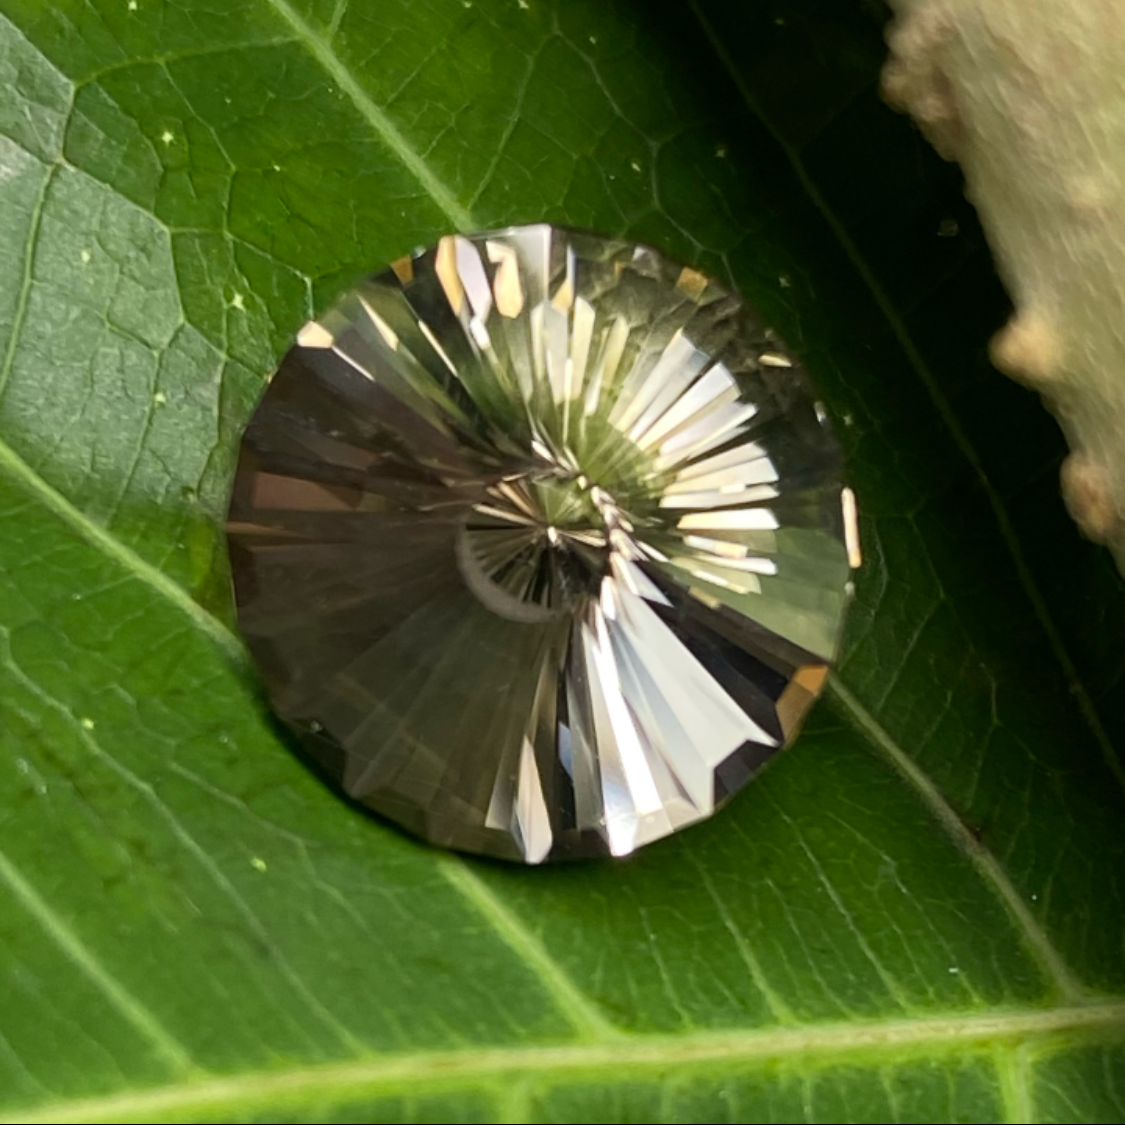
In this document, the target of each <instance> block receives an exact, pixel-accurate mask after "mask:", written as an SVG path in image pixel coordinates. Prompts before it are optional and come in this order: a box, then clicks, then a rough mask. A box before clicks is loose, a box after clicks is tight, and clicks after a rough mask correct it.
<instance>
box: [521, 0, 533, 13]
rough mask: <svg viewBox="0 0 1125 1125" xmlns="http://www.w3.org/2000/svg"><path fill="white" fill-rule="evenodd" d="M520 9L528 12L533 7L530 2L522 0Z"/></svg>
mask: <svg viewBox="0 0 1125 1125" xmlns="http://www.w3.org/2000/svg"><path fill="white" fill-rule="evenodd" d="M520 7H521V8H522V9H523V10H524V11H525V12H526V11H527V9H528V8H530V7H531V5H530V4H529V3H528V0H520Z"/></svg>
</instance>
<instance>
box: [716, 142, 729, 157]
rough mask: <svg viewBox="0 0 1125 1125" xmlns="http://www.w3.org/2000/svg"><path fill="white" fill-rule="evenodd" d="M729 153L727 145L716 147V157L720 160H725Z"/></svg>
mask: <svg viewBox="0 0 1125 1125" xmlns="http://www.w3.org/2000/svg"><path fill="white" fill-rule="evenodd" d="M727 151H728V150H727V146H726V145H716V146H715V155H716V156H717V157H718V158H719V159H720V160H722V159H723V158H724V157H725V156H726V154H727Z"/></svg>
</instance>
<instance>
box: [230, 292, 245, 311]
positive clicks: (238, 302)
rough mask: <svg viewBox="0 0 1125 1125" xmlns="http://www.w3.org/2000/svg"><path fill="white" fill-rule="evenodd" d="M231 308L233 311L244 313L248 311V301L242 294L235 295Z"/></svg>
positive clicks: (232, 298)
mask: <svg viewBox="0 0 1125 1125" xmlns="http://www.w3.org/2000/svg"><path fill="white" fill-rule="evenodd" d="M230 307H231V308H232V309H238V310H239V311H240V312H243V311H245V309H246V299H245V298H244V297H243V296H242V294H241V293H235V295H234V296H233V297H231V299H230Z"/></svg>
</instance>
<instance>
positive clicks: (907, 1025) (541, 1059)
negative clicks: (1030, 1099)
mask: <svg viewBox="0 0 1125 1125" xmlns="http://www.w3.org/2000/svg"><path fill="white" fill-rule="evenodd" d="M1118 1027H1125V1003H1112V1004H1096V1005H1088V1006H1085V1007H1069V1008H1053V1009H1042V1010H1032V1011H1019V1010H1008V1011H1001V1012H983V1013H982V1012H977V1013H968V1014H964V1013H960V1014H959V1013H950V1014H948V1015H943V1016H936V1017H927V1018H924V1019H915V1020H882V1021H871V1022H868V1023H859V1024H856V1023H847V1024H842V1023H825V1024H814V1025H811V1026H807V1027H804V1028H800V1029H795V1028H785V1029H775V1030H769V1031H688V1032H677V1033H674V1034H661V1035H636V1036H630V1037H628V1038H625V1039H622V1040H621V1041H618V1042H613V1043H608V1044H606V1043H575V1044H563V1045H558V1046H538V1047H504V1048H494V1049H485V1050H460V1051H418V1052H409V1053H407V1052H404V1053H400V1054H386V1055H381V1056H373V1057H371V1058H366V1059H356V1060H354V1061H351V1062H346V1063H329V1064H323V1065H315V1066H306V1067H299V1068H296V1069H288V1070H284V1071H278V1070H259V1071H251V1072H248V1073H246V1074H241V1075H238V1076H236V1077H230V1078H211V1079H207V1080H203V1081H199V1080H189V1081H185V1082H179V1083H175V1084H171V1085H167V1086H161V1087H155V1088H152V1089H149V1090H141V1091H130V1092H129V1093H125V1094H110V1095H106V1096H102V1097H96V1098H86V1099H81V1100H75V1101H66V1102H58V1103H55V1104H54V1105H52V1106H49V1107H46V1108H44V1107H42V1106H40V1107H37V1108H35V1109H33V1110H32V1111H31V1112H29V1113H16V1114H9V1115H7V1116H5V1117H2V1118H0V1125H16V1123H17V1122H18V1123H22V1125H48V1123H55V1122H58V1123H61V1122H75V1121H81V1122H90V1123H96V1122H122V1123H123V1122H129V1121H153V1120H161V1119H162V1117H165V1116H166V1115H169V1114H176V1115H177V1119H186V1118H183V1117H182V1116H181V1115H183V1114H187V1113H190V1114H193V1115H200V1114H208V1113H213V1112H214V1111H218V1110H222V1111H224V1113H226V1114H231V1113H232V1111H234V1110H240V1111H248V1110H255V1109H259V1110H265V1109H277V1108H279V1107H280V1106H282V1105H285V1104H305V1103H307V1102H315V1101H319V1102H320V1103H322V1104H323V1102H324V1100H325V1098H334V1099H336V1100H344V1099H359V1098H364V1097H378V1096H385V1095H393V1094H399V1093H408V1092H412V1093H418V1092H421V1091H423V1090H424V1091H425V1092H426V1093H433V1092H437V1091H449V1090H468V1089H472V1088H478V1089H479V1088H488V1087H490V1086H495V1087H496V1088H497V1089H501V1088H503V1083H504V1081H505V1080H510V1079H513V1078H516V1077H523V1078H524V1079H525V1080H527V1079H536V1078H538V1079H540V1080H541V1081H542V1082H543V1084H544V1085H547V1084H552V1083H554V1084H557V1083H560V1082H565V1081H567V1080H574V1079H581V1078H589V1079H597V1078H612V1079H614V1080H622V1079H626V1078H645V1077H652V1076H654V1075H659V1074H666V1073H667V1072H668V1071H669V1069H675V1068H678V1067H688V1068H690V1069H691V1072H692V1073H693V1074H698V1073H699V1072H700V1071H701V1070H705V1069H708V1068H710V1067H721V1068H723V1070H724V1072H727V1071H728V1069H729V1067H730V1066H731V1064H736V1063H745V1064H752V1063H759V1064H761V1063H772V1064H775V1065H780V1066H785V1065H787V1064H792V1065H799V1066H800V1067H801V1071H802V1073H805V1072H807V1071H808V1070H809V1069H816V1068H817V1067H828V1066H833V1065H836V1064H839V1063H841V1062H848V1063H853V1064H862V1063H872V1064H884V1065H885V1064H886V1063H888V1062H895V1061H906V1060H913V1059H922V1058H925V1059H929V1060H932V1059H934V1058H935V1057H936V1056H942V1055H946V1054H955V1055H957V1056H958V1057H964V1056H965V1054H966V1052H976V1053H979V1054H981V1055H987V1054H991V1053H994V1052H995V1051H996V1049H997V1048H998V1047H1006V1048H1008V1049H1009V1050H1015V1049H1019V1050H1020V1051H1022V1052H1026V1051H1027V1050H1029V1049H1033V1050H1035V1051H1037V1052H1039V1053H1045V1052H1049V1051H1050V1050H1053V1049H1058V1048H1062V1047H1069V1046H1071V1045H1073V1043H1074V1042H1075V1041H1076V1040H1077V1039H1079V1038H1082V1037H1089V1036H1094V1035H1097V1034H1099V1033H1103V1032H1105V1031H1106V1030H1108V1029H1116V1028H1118Z"/></svg>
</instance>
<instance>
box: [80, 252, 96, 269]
mask: <svg viewBox="0 0 1125 1125" xmlns="http://www.w3.org/2000/svg"><path fill="white" fill-rule="evenodd" d="M79 256H80V257H81V259H82V264H83V265H85V264H86V263H87V262H89V260H90V259H91V258H92V257H93V254H91V253H90V251H89V250H83V251H82V253H81V255H79Z"/></svg>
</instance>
